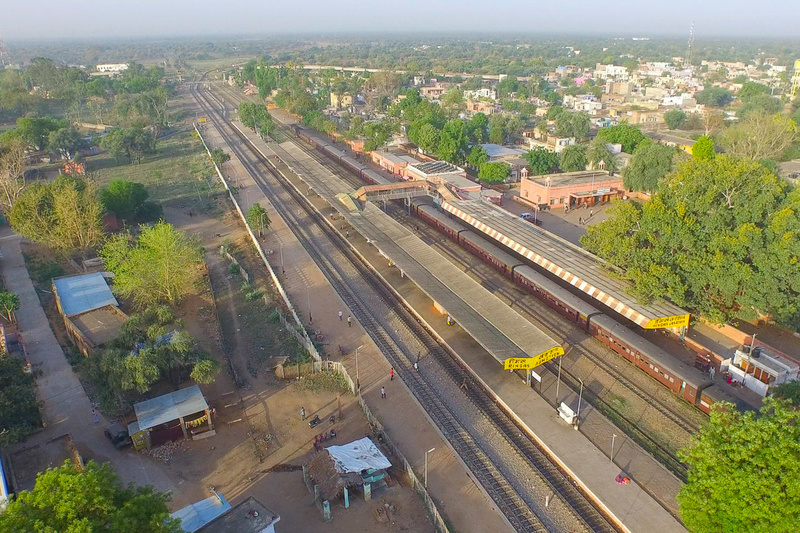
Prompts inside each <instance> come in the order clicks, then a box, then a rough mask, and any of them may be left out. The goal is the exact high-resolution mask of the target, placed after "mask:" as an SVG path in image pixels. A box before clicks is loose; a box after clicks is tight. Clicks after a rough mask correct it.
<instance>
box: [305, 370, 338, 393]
mask: <svg viewBox="0 0 800 533" xmlns="http://www.w3.org/2000/svg"><path fill="white" fill-rule="evenodd" d="M297 386H298V387H300V388H301V389H303V390H307V391H312V392H338V393H341V394H350V388H349V387H348V386H347V381H346V380H345V378H344V376H343V375H342V374H340V373H338V372H327V371H326V372H320V373H318V374H311V375H310V376H305V377H303V379H301V380H300V381H299V382H298V383H297Z"/></svg>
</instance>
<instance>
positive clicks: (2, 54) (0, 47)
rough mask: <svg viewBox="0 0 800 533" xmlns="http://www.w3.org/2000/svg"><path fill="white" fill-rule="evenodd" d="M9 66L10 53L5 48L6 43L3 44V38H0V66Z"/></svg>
mask: <svg viewBox="0 0 800 533" xmlns="http://www.w3.org/2000/svg"><path fill="white" fill-rule="evenodd" d="M10 64H11V53H10V52H9V51H8V48H6V43H5V42H3V38H2V37H0V65H2V66H3V67H7V66H8V65H10Z"/></svg>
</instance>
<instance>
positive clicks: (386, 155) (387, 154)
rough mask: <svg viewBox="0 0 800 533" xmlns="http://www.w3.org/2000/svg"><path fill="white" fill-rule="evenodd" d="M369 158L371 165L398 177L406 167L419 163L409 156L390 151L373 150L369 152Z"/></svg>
mask: <svg viewBox="0 0 800 533" xmlns="http://www.w3.org/2000/svg"><path fill="white" fill-rule="evenodd" d="M370 157H371V158H372V162H373V163H375V164H376V165H378V166H380V167H381V168H383V169H385V170H388V171H389V172H391V173H392V174H396V175H398V176H402V175H403V171H404V170H405V168H406V167H407V166H408V165H413V164H414V163H419V162H420V161H418V160H417V159H414V158H413V157H411V156H410V155H405V154H402V153H396V152H394V151H391V150H374V151H372V152H370Z"/></svg>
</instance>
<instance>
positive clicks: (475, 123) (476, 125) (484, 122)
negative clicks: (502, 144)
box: [467, 113, 489, 144]
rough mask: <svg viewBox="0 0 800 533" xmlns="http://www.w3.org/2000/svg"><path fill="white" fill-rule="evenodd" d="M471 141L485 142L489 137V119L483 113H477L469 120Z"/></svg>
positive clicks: (474, 142)
mask: <svg viewBox="0 0 800 533" xmlns="http://www.w3.org/2000/svg"><path fill="white" fill-rule="evenodd" d="M467 131H468V132H469V139H470V142H472V143H473V144H483V143H485V142H486V140H487V139H488V138H489V137H488V136H489V133H488V131H489V119H488V118H487V117H486V115H485V114H483V113H475V114H474V115H473V116H472V118H471V119H469V122H467Z"/></svg>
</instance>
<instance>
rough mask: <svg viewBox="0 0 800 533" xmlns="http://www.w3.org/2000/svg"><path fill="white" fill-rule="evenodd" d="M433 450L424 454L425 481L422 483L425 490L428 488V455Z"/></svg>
mask: <svg viewBox="0 0 800 533" xmlns="http://www.w3.org/2000/svg"><path fill="white" fill-rule="evenodd" d="M435 449H436V448H431V449H430V450H428V451H427V452H425V481H424V484H425V488H426V489H427V488H428V454H429V453H431V452H432V451H433V450H435Z"/></svg>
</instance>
